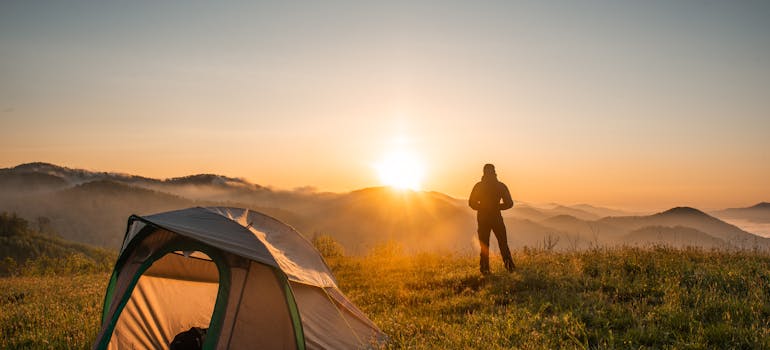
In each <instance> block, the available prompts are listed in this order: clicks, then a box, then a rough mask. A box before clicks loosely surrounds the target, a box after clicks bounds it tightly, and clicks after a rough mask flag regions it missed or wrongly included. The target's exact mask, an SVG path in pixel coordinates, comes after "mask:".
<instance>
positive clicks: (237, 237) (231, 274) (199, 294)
mask: <svg viewBox="0 0 770 350" xmlns="http://www.w3.org/2000/svg"><path fill="white" fill-rule="evenodd" d="M192 327H199V328H201V329H206V330H207V332H206V336H205V340H204V342H203V344H202V347H203V349H362V348H364V349H365V348H376V347H379V346H380V345H382V344H383V343H384V341H385V338H386V336H385V335H384V334H383V333H382V332H381V331H380V330H379V329H378V328H377V326H375V325H374V324H373V323H372V321H370V320H369V319H368V318H367V317H366V315H364V314H363V313H362V312H361V311H360V310H359V309H358V308H356V306H355V305H353V303H352V302H350V301H349V300H348V299H347V298H346V297H345V296H344V295H343V294H342V292H340V290H339V288H337V283H336V281H335V279H334V277H333V276H332V273H331V271H330V270H329V267H328V266H327V265H326V263H325V262H324V260H323V258H322V257H321V255H320V254H319V253H318V251H316V250H315V248H314V247H313V245H312V244H311V243H310V242H308V241H307V240H306V239H305V238H304V237H302V236H301V235H300V234H299V233H298V232H297V231H296V230H294V229H293V228H291V227H290V226H288V225H286V224H284V223H282V222H280V221H278V220H276V219H274V218H272V217H270V216H267V215H264V214H261V213H258V212H255V211H250V210H247V209H238V208H225V207H211V208H200V207H198V208H189V209H183V210H177V211H171V212H165V213H160V214H155V215H149V216H136V215H133V216H131V217H130V218H129V219H128V229H127V231H126V236H125V238H124V240H123V246H122V247H121V250H120V255H119V257H118V260H117V263H116V264H115V269H114V271H113V273H112V277H111V278H110V282H109V286H108V287H107V292H106V295H105V298H104V311H103V314H102V324H101V330H100V331H99V334H98V335H97V337H96V341H95V343H94V349H167V348H168V347H169V344H170V343H171V341H172V340H173V339H174V337H175V336H176V335H177V334H179V333H181V332H184V331H187V330H189V329H191V328H192Z"/></svg>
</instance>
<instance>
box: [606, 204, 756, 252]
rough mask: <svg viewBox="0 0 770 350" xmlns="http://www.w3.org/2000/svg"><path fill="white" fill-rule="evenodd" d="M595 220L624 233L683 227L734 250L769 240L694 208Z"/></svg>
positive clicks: (749, 247) (753, 246)
mask: <svg viewBox="0 0 770 350" xmlns="http://www.w3.org/2000/svg"><path fill="white" fill-rule="evenodd" d="M599 221H600V222H603V223H606V224H609V225H613V226H616V227H619V228H622V229H625V230H627V231H633V230H637V229H640V228H643V227H648V226H665V227H675V226H684V227H689V228H693V229H696V230H698V231H701V232H703V233H705V234H707V235H709V236H712V237H715V238H718V239H720V240H722V241H724V242H726V243H728V244H730V245H732V246H734V247H737V248H742V249H752V248H760V249H767V248H768V247H770V239H767V238H763V237H759V236H756V235H753V234H751V233H749V232H746V231H743V230H741V229H739V228H738V227H736V226H733V225H730V224H728V223H726V222H724V221H721V220H719V219H717V218H715V217H713V216H711V215H708V214H706V213H704V212H702V211H700V210H698V209H695V208H689V207H677V208H672V209H669V210H667V211H664V212H660V213H657V214H654V215H649V216H629V217H608V218H604V219H601V220H599Z"/></svg>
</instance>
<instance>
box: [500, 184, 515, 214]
mask: <svg viewBox="0 0 770 350" xmlns="http://www.w3.org/2000/svg"><path fill="white" fill-rule="evenodd" d="M500 185H501V187H502V190H503V193H502V195H503V196H502V197H503V202H502V203H500V210H506V209H511V208H513V199H511V192H510V191H508V186H506V185H505V184H500Z"/></svg>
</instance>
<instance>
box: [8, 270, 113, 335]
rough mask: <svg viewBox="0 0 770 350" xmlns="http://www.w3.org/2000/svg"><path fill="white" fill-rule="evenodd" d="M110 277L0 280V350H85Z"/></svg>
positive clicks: (92, 332) (89, 276)
mask: <svg viewBox="0 0 770 350" xmlns="http://www.w3.org/2000/svg"><path fill="white" fill-rule="evenodd" d="M108 279H109V275H108V274H106V273H105V274H90V275H80V276H78V275H74V276H36V277H7V278H0V349H89V348H90V347H91V342H92V341H93V339H94V338H96V333H97V332H98V331H99V321H100V318H101V311H102V310H101V309H102V301H103V298H104V290H105V288H106V287H107V280H108Z"/></svg>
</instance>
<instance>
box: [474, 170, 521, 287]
mask: <svg viewBox="0 0 770 350" xmlns="http://www.w3.org/2000/svg"><path fill="white" fill-rule="evenodd" d="M468 205H469V206H470V207H471V208H473V210H475V211H476V221H477V222H478V231H477V232H478V235H479V245H480V246H481V259H480V269H481V273H482V274H485V275H486V274H488V273H489V234H490V231H493V232H494V233H495V237H496V238H497V244H498V245H499V246H500V254H501V255H502V256H503V263H504V264H505V269H506V270H508V272H511V271H513V269H514V268H515V267H516V265H514V263H513V258H512V257H511V250H510V249H509V248H508V237H507V235H506V232H505V223H504V222H503V216H502V215H501V214H500V211H501V210H506V209H510V208H512V207H513V199H511V193H510V192H509V191H508V186H506V185H505V184H504V183H502V182H500V181H498V180H497V173H496V172H495V166H494V165H492V164H485V165H484V175H483V176H482V177H481V181H479V182H478V183H476V185H475V186H473V190H472V191H471V195H470V197H469V198H468Z"/></svg>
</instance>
